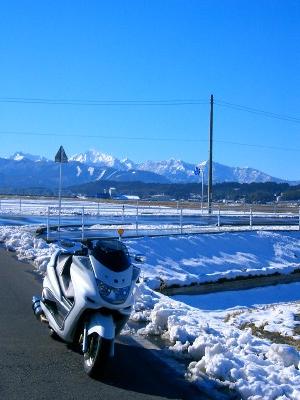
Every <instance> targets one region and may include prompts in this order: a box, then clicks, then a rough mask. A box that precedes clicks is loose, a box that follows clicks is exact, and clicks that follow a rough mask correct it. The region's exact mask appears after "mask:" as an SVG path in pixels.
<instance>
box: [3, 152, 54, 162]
mask: <svg viewBox="0 0 300 400" xmlns="http://www.w3.org/2000/svg"><path fill="white" fill-rule="evenodd" d="M9 159H10V160H14V161H22V160H30V161H34V162H38V161H48V160H47V158H46V157H42V156H38V155H34V154H29V153H23V152H22V151H17V152H15V153H14V154H13V155H12V156H10V157H9Z"/></svg>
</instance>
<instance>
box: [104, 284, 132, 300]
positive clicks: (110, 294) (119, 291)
mask: <svg viewBox="0 0 300 400" xmlns="http://www.w3.org/2000/svg"><path fill="white" fill-rule="evenodd" d="M97 286H98V289H99V293H100V296H101V297H102V299H103V300H105V301H107V302H108V303H111V304H122V303H124V302H125V300H126V299H127V297H128V295H129V292H130V288H131V286H126V287H123V288H115V287H113V286H109V285H107V284H106V283H104V282H102V281H100V280H97Z"/></svg>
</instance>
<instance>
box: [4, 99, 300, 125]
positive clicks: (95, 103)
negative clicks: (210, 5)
mask: <svg viewBox="0 0 300 400" xmlns="http://www.w3.org/2000/svg"><path fill="white" fill-rule="evenodd" d="M0 103H7V104H9V103H16V104H41V105H69V106H87V107H110V106H121V107H124V106H125V107H140V106H143V107H145V106H148V107H149V106H192V105H208V104H209V101H208V100H205V99H153V100H145V99H144V100H143V99H135V100H108V99H106V100H91V99H55V98H54V99H53V98H52V99H51V98H39V97H37V98H34V97H33V98H30V97H0ZM214 103H215V104H216V105H218V106H220V107H227V108H231V109H233V110H237V111H244V112H248V113H252V114H257V115H261V116H264V117H268V118H274V119H280V120H283V121H288V122H294V123H300V118H298V117H294V116H290V115H284V114H279V113H274V112H271V111H265V110H261V109H258V108H254V107H248V106H243V105H241V104H235V103H230V102H227V101H224V100H215V102H214Z"/></svg>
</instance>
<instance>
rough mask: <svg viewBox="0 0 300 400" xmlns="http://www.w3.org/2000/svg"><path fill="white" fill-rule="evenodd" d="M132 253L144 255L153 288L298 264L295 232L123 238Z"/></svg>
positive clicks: (279, 269) (298, 240)
mask: <svg viewBox="0 0 300 400" xmlns="http://www.w3.org/2000/svg"><path fill="white" fill-rule="evenodd" d="M126 244H127V246H128V247H129V248H130V249H131V251H132V252H133V253H142V254H145V255H147V262H146V264H145V265H144V266H143V276H144V279H145V280H147V283H148V285H149V286H150V287H152V288H153V289H157V288H158V287H159V286H160V285H161V284H163V285H165V286H172V285H179V286H184V285H191V284H195V283H204V282H215V281H217V280H219V279H221V278H226V279H232V278H236V277H238V276H239V277H245V276H253V275H269V274H274V273H281V274H289V273H291V272H293V271H294V270H297V269H299V268H300V233H299V232H280V233H278V232H243V233H220V234H217V235H212V234H201V235H191V236H184V237H183V236H178V237H170V236H169V237H167V236H166V237H158V238H149V237H148V238H147V237H145V238H140V239H134V240H133V239H132V240H127V241H126Z"/></svg>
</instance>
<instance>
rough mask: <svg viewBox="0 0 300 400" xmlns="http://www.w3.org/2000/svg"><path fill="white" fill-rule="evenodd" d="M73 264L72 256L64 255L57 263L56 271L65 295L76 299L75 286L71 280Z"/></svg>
mask: <svg viewBox="0 0 300 400" xmlns="http://www.w3.org/2000/svg"><path fill="white" fill-rule="evenodd" d="M71 264H72V256H71V255H69V256H63V257H62V258H61V259H60V260H59V262H58V265H57V268H56V271H57V275H58V281H59V284H60V287H61V291H62V293H63V295H64V296H65V297H66V298H67V299H74V287H73V283H72V281H71V274H70V267H71Z"/></svg>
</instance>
